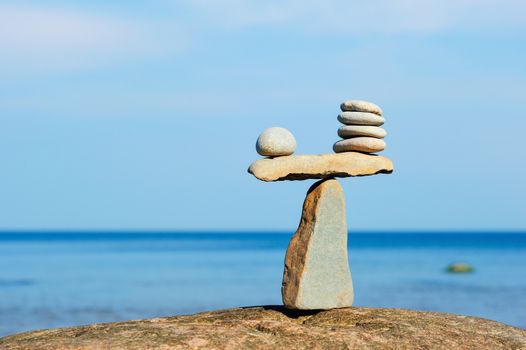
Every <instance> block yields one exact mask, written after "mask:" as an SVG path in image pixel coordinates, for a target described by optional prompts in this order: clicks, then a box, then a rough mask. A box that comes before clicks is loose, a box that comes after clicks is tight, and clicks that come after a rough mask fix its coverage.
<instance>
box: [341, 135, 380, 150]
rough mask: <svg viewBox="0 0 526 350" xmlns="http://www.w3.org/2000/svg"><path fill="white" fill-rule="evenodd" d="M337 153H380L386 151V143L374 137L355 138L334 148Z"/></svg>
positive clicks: (343, 141)
mask: <svg viewBox="0 0 526 350" xmlns="http://www.w3.org/2000/svg"><path fill="white" fill-rule="evenodd" d="M332 149H333V150H334V152H336V153H341V152H350V151H358V152H366V153H372V152H380V151H383V150H384V149H385V141H384V140H381V139H376V138H374V137H353V138H352V139H346V140H340V141H338V142H336V143H335V144H334V146H332Z"/></svg>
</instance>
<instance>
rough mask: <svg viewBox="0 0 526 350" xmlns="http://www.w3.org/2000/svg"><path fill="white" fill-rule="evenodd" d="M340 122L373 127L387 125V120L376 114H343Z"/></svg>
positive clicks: (340, 116)
mask: <svg viewBox="0 0 526 350" xmlns="http://www.w3.org/2000/svg"><path fill="white" fill-rule="evenodd" d="M338 121H339V122H340V123H342V124H347V125H373V126H380V125H383V124H384V123H385V118H384V117H382V116H379V115H376V114H374V113H366V112H341V113H340V114H338Z"/></svg>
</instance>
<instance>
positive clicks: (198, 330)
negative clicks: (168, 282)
mask: <svg viewBox="0 0 526 350" xmlns="http://www.w3.org/2000/svg"><path fill="white" fill-rule="evenodd" d="M524 348H526V330H523V329H519V328H514V327H510V326H506V325H504V324H501V323H498V322H494V321H488V320H484V319H480V318H474V317H466V316H457V315H451V314H443V313H433V312H418V311H410V310H402V309H375V308H356V307H353V308H346V309H333V310H327V311H318V312H316V311H291V310H287V309H284V308H283V307H278V306H274V307H273V306H270V307H252V308H238V309H229V310H222V311H214V312H206V313H200V314H196V315H191V316H177V317H166V318H155V319H150V320H142V321H128V322H118V323H107V324H97V325H90V326H83V327H74V328H63V329H51V330H43V331H36V332H29V333H22V334H17V335H12V336H8V337H6V338H2V339H0V349H2V350H22V349H24V350H56V349H61V350H73V349H75V350H82V349H90V350H95V349H97V350H103V349H104V350H105V349H111V350H121V349H122V350H124V349H126V350H139V349H141V350H143V349H331V350H332V349H448V350H450V349H476V350H480V349H508V350H509V349H524Z"/></svg>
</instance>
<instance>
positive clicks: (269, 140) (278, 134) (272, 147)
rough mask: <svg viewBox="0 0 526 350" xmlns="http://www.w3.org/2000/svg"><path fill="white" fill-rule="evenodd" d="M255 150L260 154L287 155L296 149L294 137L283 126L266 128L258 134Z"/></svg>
mask: <svg viewBox="0 0 526 350" xmlns="http://www.w3.org/2000/svg"><path fill="white" fill-rule="evenodd" d="M256 150H257V152H258V153H259V154H261V155H262V156H272V157H276V156H288V155H291V154H292V153H294V151H295V150H296V139H295V138H294V135H292V133H291V132H290V131H288V130H287V129H285V128H280V127H272V128H268V129H265V130H264V131H263V132H262V133H261V135H259V137H258V140H257V142H256Z"/></svg>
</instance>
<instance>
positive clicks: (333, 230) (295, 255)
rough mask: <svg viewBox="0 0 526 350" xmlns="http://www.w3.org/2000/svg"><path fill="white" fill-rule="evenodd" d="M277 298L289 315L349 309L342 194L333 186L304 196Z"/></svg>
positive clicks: (322, 184)
mask: <svg viewBox="0 0 526 350" xmlns="http://www.w3.org/2000/svg"><path fill="white" fill-rule="evenodd" d="M281 295H282V298H283V305H285V307H286V308H289V309H298V310H319V309H323V310H327V309H335V308H342V307H349V306H351V305H352V303H353V300H354V292H353V285H352V279H351V270H350V268H349V260H348V257H347V224H346V220H345V194H344V192H343V189H342V187H341V186H340V184H339V183H338V180H335V179H327V180H321V181H318V182H316V183H315V184H314V185H312V187H311V188H310V189H309V191H308V192H307V196H306V198H305V202H304V203H303V211H302V215H301V220H300V225H299V227H298V230H297V231H296V233H295V234H294V236H293V237H292V239H291V240H290V244H289V247H288V249H287V255H286V256H285V270H284V273H283V283H282V288H281Z"/></svg>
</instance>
